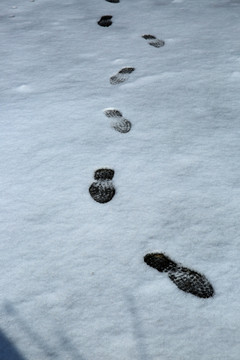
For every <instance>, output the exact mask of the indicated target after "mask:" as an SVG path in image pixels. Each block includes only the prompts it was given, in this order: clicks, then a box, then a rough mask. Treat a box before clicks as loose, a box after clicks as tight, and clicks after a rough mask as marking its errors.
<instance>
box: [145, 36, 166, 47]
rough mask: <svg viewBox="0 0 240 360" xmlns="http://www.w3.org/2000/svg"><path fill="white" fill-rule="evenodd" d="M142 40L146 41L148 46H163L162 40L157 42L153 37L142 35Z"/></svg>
mask: <svg viewBox="0 0 240 360" xmlns="http://www.w3.org/2000/svg"><path fill="white" fill-rule="evenodd" d="M142 38H144V39H146V40H148V43H149V45H152V46H154V47H157V48H159V47H162V46H164V45H165V42H164V41H163V40H159V39H157V38H156V37H155V36H153V35H143V36H142Z"/></svg>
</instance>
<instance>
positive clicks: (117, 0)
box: [106, 0, 120, 4]
mask: <svg viewBox="0 0 240 360" xmlns="http://www.w3.org/2000/svg"><path fill="white" fill-rule="evenodd" d="M106 1H107V2H110V3H114V4H117V3H119V2H120V0H106Z"/></svg>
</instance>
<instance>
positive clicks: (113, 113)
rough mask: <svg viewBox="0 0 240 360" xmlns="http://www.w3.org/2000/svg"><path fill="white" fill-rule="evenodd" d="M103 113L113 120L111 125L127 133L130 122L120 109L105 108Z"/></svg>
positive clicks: (130, 125)
mask: <svg viewBox="0 0 240 360" xmlns="http://www.w3.org/2000/svg"><path fill="white" fill-rule="evenodd" d="M104 114H105V115H106V116H107V117H109V118H111V119H112V120H114V122H113V124H112V127H113V128H114V129H115V130H116V131H119V132H120V133H122V134H125V133H128V132H129V131H130V130H131V127H132V124H131V122H130V121H129V120H127V119H125V118H124V117H123V115H122V113H121V111H119V110H116V109H106V110H104Z"/></svg>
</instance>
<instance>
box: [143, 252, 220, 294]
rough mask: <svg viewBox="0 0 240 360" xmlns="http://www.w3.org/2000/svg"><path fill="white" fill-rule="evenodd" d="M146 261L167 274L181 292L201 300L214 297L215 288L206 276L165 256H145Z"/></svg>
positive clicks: (154, 254) (158, 254)
mask: <svg viewBox="0 0 240 360" xmlns="http://www.w3.org/2000/svg"><path fill="white" fill-rule="evenodd" d="M144 261H145V263H147V264H148V265H149V266H151V267H153V268H154V269H157V270H158V271H160V272H166V273H167V274H168V277H169V278H170V280H172V281H173V282H174V284H175V285H177V287H178V288H179V289H180V290H183V291H185V292H187V293H191V294H193V295H195V296H198V297H200V298H209V297H211V296H213V295H214V290H213V287H212V285H211V284H210V282H209V281H208V280H207V278H206V277H205V276H204V275H202V274H199V273H197V272H196V271H194V270H190V269H188V268H185V267H183V266H181V265H180V264H177V263H175V262H174V261H172V260H171V259H170V258H169V257H167V256H166V255H164V254H161V253H153V254H147V255H145V256H144Z"/></svg>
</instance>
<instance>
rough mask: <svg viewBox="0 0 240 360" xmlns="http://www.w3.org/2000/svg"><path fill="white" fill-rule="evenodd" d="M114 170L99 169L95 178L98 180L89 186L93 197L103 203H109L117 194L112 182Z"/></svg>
mask: <svg viewBox="0 0 240 360" xmlns="http://www.w3.org/2000/svg"><path fill="white" fill-rule="evenodd" d="M113 176H114V170H111V169H98V170H96V171H95V173H94V179H95V180H97V181H95V182H94V183H92V185H91V186H90V188H89V192H90V195H91V197H92V198H93V199H94V200H95V201H97V202H99V203H101V204H104V203H107V202H108V201H110V200H112V198H113V197H114V195H115V189H114V186H113V184H112V178H113Z"/></svg>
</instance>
